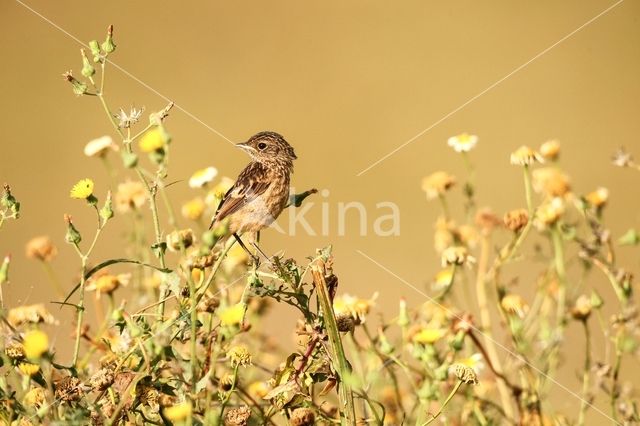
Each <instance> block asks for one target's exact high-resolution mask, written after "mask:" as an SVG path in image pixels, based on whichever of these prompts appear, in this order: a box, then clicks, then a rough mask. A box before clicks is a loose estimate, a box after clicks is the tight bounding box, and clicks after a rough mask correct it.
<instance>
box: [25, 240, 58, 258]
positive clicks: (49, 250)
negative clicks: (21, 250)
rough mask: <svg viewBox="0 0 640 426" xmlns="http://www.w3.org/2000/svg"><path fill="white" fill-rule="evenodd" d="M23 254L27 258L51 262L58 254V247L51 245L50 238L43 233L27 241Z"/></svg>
mask: <svg viewBox="0 0 640 426" xmlns="http://www.w3.org/2000/svg"><path fill="white" fill-rule="evenodd" d="M25 254H26V256H27V257H28V258H29V259H37V260H41V261H43V262H51V261H52V260H53V259H54V258H55V257H56V255H57V254H58V249H56V246H54V245H53V242H52V241H51V238H49V237H48V236H46V235H44V236H41V237H35V238H32V239H30V240H29V242H28V243H27V246H26V249H25Z"/></svg>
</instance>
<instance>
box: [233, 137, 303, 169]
mask: <svg viewBox="0 0 640 426" xmlns="http://www.w3.org/2000/svg"><path fill="white" fill-rule="evenodd" d="M236 146H237V147H238V148H241V149H243V150H244V151H246V152H247V153H248V154H249V155H250V156H251V158H252V159H253V160H254V161H258V162H260V163H267V164H268V163H284V164H288V165H292V164H293V160H295V159H296V158H298V157H296V153H295V152H294V151H293V148H292V147H291V145H289V143H288V142H287V141H286V140H285V139H284V138H283V137H282V136H281V135H279V134H278V133H275V132H260V133H258V134H255V135H253V136H251V138H249V140H248V141H246V142H243V143H239V144H237V145H236Z"/></svg>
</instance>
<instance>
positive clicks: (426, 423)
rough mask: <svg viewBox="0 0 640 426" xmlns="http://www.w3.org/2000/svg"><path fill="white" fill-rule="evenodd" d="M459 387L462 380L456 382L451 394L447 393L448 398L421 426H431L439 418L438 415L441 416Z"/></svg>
mask: <svg viewBox="0 0 640 426" xmlns="http://www.w3.org/2000/svg"><path fill="white" fill-rule="evenodd" d="M460 386H462V380H458V383H456V385H455V386H454V387H453V389H451V392H449V396H447V399H445V400H444V402H443V403H442V405H441V406H440V408H439V409H438V411H437V412H436V413H435V414H432V415H431V418H430V419H429V420H427V421H426V422H425V423H423V424H422V426H427V425H428V424H431V423H432V422H433V421H434V420H435V419H437V418H438V416H440V414H442V411H443V410H444V409H445V407H446V406H447V405H448V404H449V402H450V401H451V399H453V396H454V395H455V394H456V392H458V389H460Z"/></svg>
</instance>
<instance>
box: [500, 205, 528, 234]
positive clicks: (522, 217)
mask: <svg viewBox="0 0 640 426" xmlns="http://www.w3.org/2000/svg"><path fill="white" fill-rule="evenodd" d="M527 223H529V213H527V211H526V210H525V209H516V210H511V211H508V212H507V213H505V215H504V226H506V227H507V229H509V230H511V231H513V232H520V230H521V229H522V228H524V227H525V226H526V225H527Z"/></svg>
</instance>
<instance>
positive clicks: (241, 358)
mask: <svg viewBox="0 0 640 426" xmlns="http://www.w3.org/2000/svg"><path fill="white" fill-rule="evenodd" d="M228 356H229V360H230V361H231V365H232V366H234V367H235V366H241V367H246V366H247V365H251V354H250V353H249V350H248V349H247V348H246V347H244V346H234V347H233V348H231V349H230V350H229V353H228Z"/></svg>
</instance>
